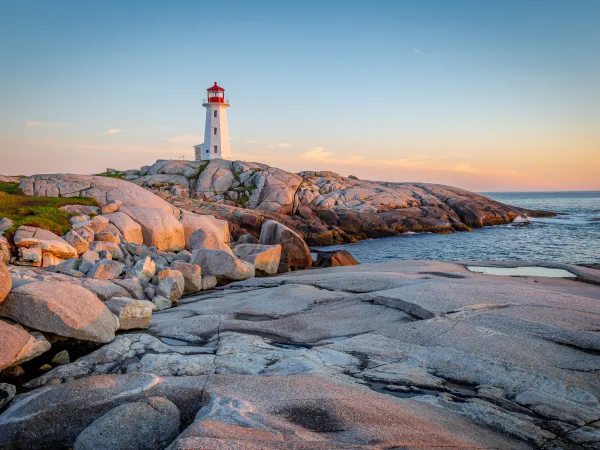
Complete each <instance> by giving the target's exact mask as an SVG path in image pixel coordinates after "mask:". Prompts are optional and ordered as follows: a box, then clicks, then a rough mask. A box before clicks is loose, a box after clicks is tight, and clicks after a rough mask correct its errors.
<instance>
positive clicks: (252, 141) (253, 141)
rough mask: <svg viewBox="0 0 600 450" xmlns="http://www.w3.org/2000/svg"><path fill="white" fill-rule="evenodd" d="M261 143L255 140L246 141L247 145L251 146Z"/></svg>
mask: <svg viewBox="0 0 600 450" xmlns="http://www.w3.org/2000/svg"><path fill="white" fill-rule="evenodd" d="M261 142H262V141H259V140H256V139H248V140H247V141H246V144H247V145H252V144H260V143H261Z"/></svg>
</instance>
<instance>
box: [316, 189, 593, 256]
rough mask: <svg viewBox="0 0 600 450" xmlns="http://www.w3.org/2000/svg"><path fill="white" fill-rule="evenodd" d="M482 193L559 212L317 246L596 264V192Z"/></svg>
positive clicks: (369, 252) (370, 252) (361, 251)
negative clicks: (526, 220)
mask: <svg viewBox="0 0 600 450" xmlns="http://www.w3.org/2000/svg"><path fill="white" fill-rule="evenodd" d="M483 195H486V196H488V197H491V198H493V199H495V200H498V201H500V202H503V203H507V204H509V205H514V206H521V207H524V208H530V209H543V210H547V211H555V212H559V213H564V215H560V216H557V217H555V218H551V219H545V218H538V219H536V218H533V219H530V220H531V221H532V223H531V225H529V226H527V227H517V226H514V225H499V226H494V227H485V228H482V229H478V230H475V231H473V232H471V233H454V234H451V235H439V234H429V233H423V234H403V235H400V236H394V237H388V238H381V239H369V240H366V241H361V242H358V243H356V244H347V245H336V246H332V247H322V248H323V249H328V250H329V249H344V250H348V251H349V252H350V253H352V255H354V257H355V258H356V259H357V260H358V261H359V262H361V263H374V262H382V261H389V260H393V259H435V260H445V261H453V260H472V261H487V260H500V261H554V262H563V263H600V192H510V193H508V192H493V193H490V192H488V193H484V194H483Z"/></svg>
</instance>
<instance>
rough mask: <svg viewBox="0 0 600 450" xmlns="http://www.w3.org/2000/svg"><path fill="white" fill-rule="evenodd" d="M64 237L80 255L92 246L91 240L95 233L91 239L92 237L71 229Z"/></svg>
mask: <svg viewBox="0 0 600 450" xmlns="http://www.w3.org/2000/svg"><path fill="white" fill-rule="evenodd" d="M64 239H65V241H67V242H68V243H69V244H70V245H71V246H72V247H73V248H74V249H75V251H77V254H78V255H80V254H82V253H84V252H85V251H87V250H88V248H89V247H90V241H91V240H92V239H93V235H92V237H91V239H90V237H85V236H83V235H82V234H80V233H79V232H78V231H76V230H69V232H68V233H67V234H66V235H65V237H64Z"/></svg>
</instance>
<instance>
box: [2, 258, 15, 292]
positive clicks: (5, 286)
mask: <svg viewBox="0 0 600 450" xmlns="http://www.w3.org/2000/svg"><path fill="white" fill-rule="evenodd" d="M11 288H12V278H11V276H10V272H9V271H8V269H7V268H6V265H5V264H4V262H2V260H0V303H2V300H4V299H5V298H6V296H7V295H8V293H9V292H10V289H11Z"/></svg>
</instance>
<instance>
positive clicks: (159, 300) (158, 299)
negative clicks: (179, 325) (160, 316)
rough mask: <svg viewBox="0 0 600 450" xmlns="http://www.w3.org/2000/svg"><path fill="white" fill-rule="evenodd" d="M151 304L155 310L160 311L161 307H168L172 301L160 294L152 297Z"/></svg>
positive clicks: (171, 304)
mask: <svg viewBox="0 0 600 450" xmlns="http://www.w3.org/2000/svg"><path fill="white" fill-rule="evenodd" d="M152 304H153V305H154V306H155V308H156V311H162V310H163V309H169V308H170V307H171V306H173V302H171V300H169V299H168V298H165V297H163V296H162V295H157V296H155V297H154V298H153V299H152Z"/></svg>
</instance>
